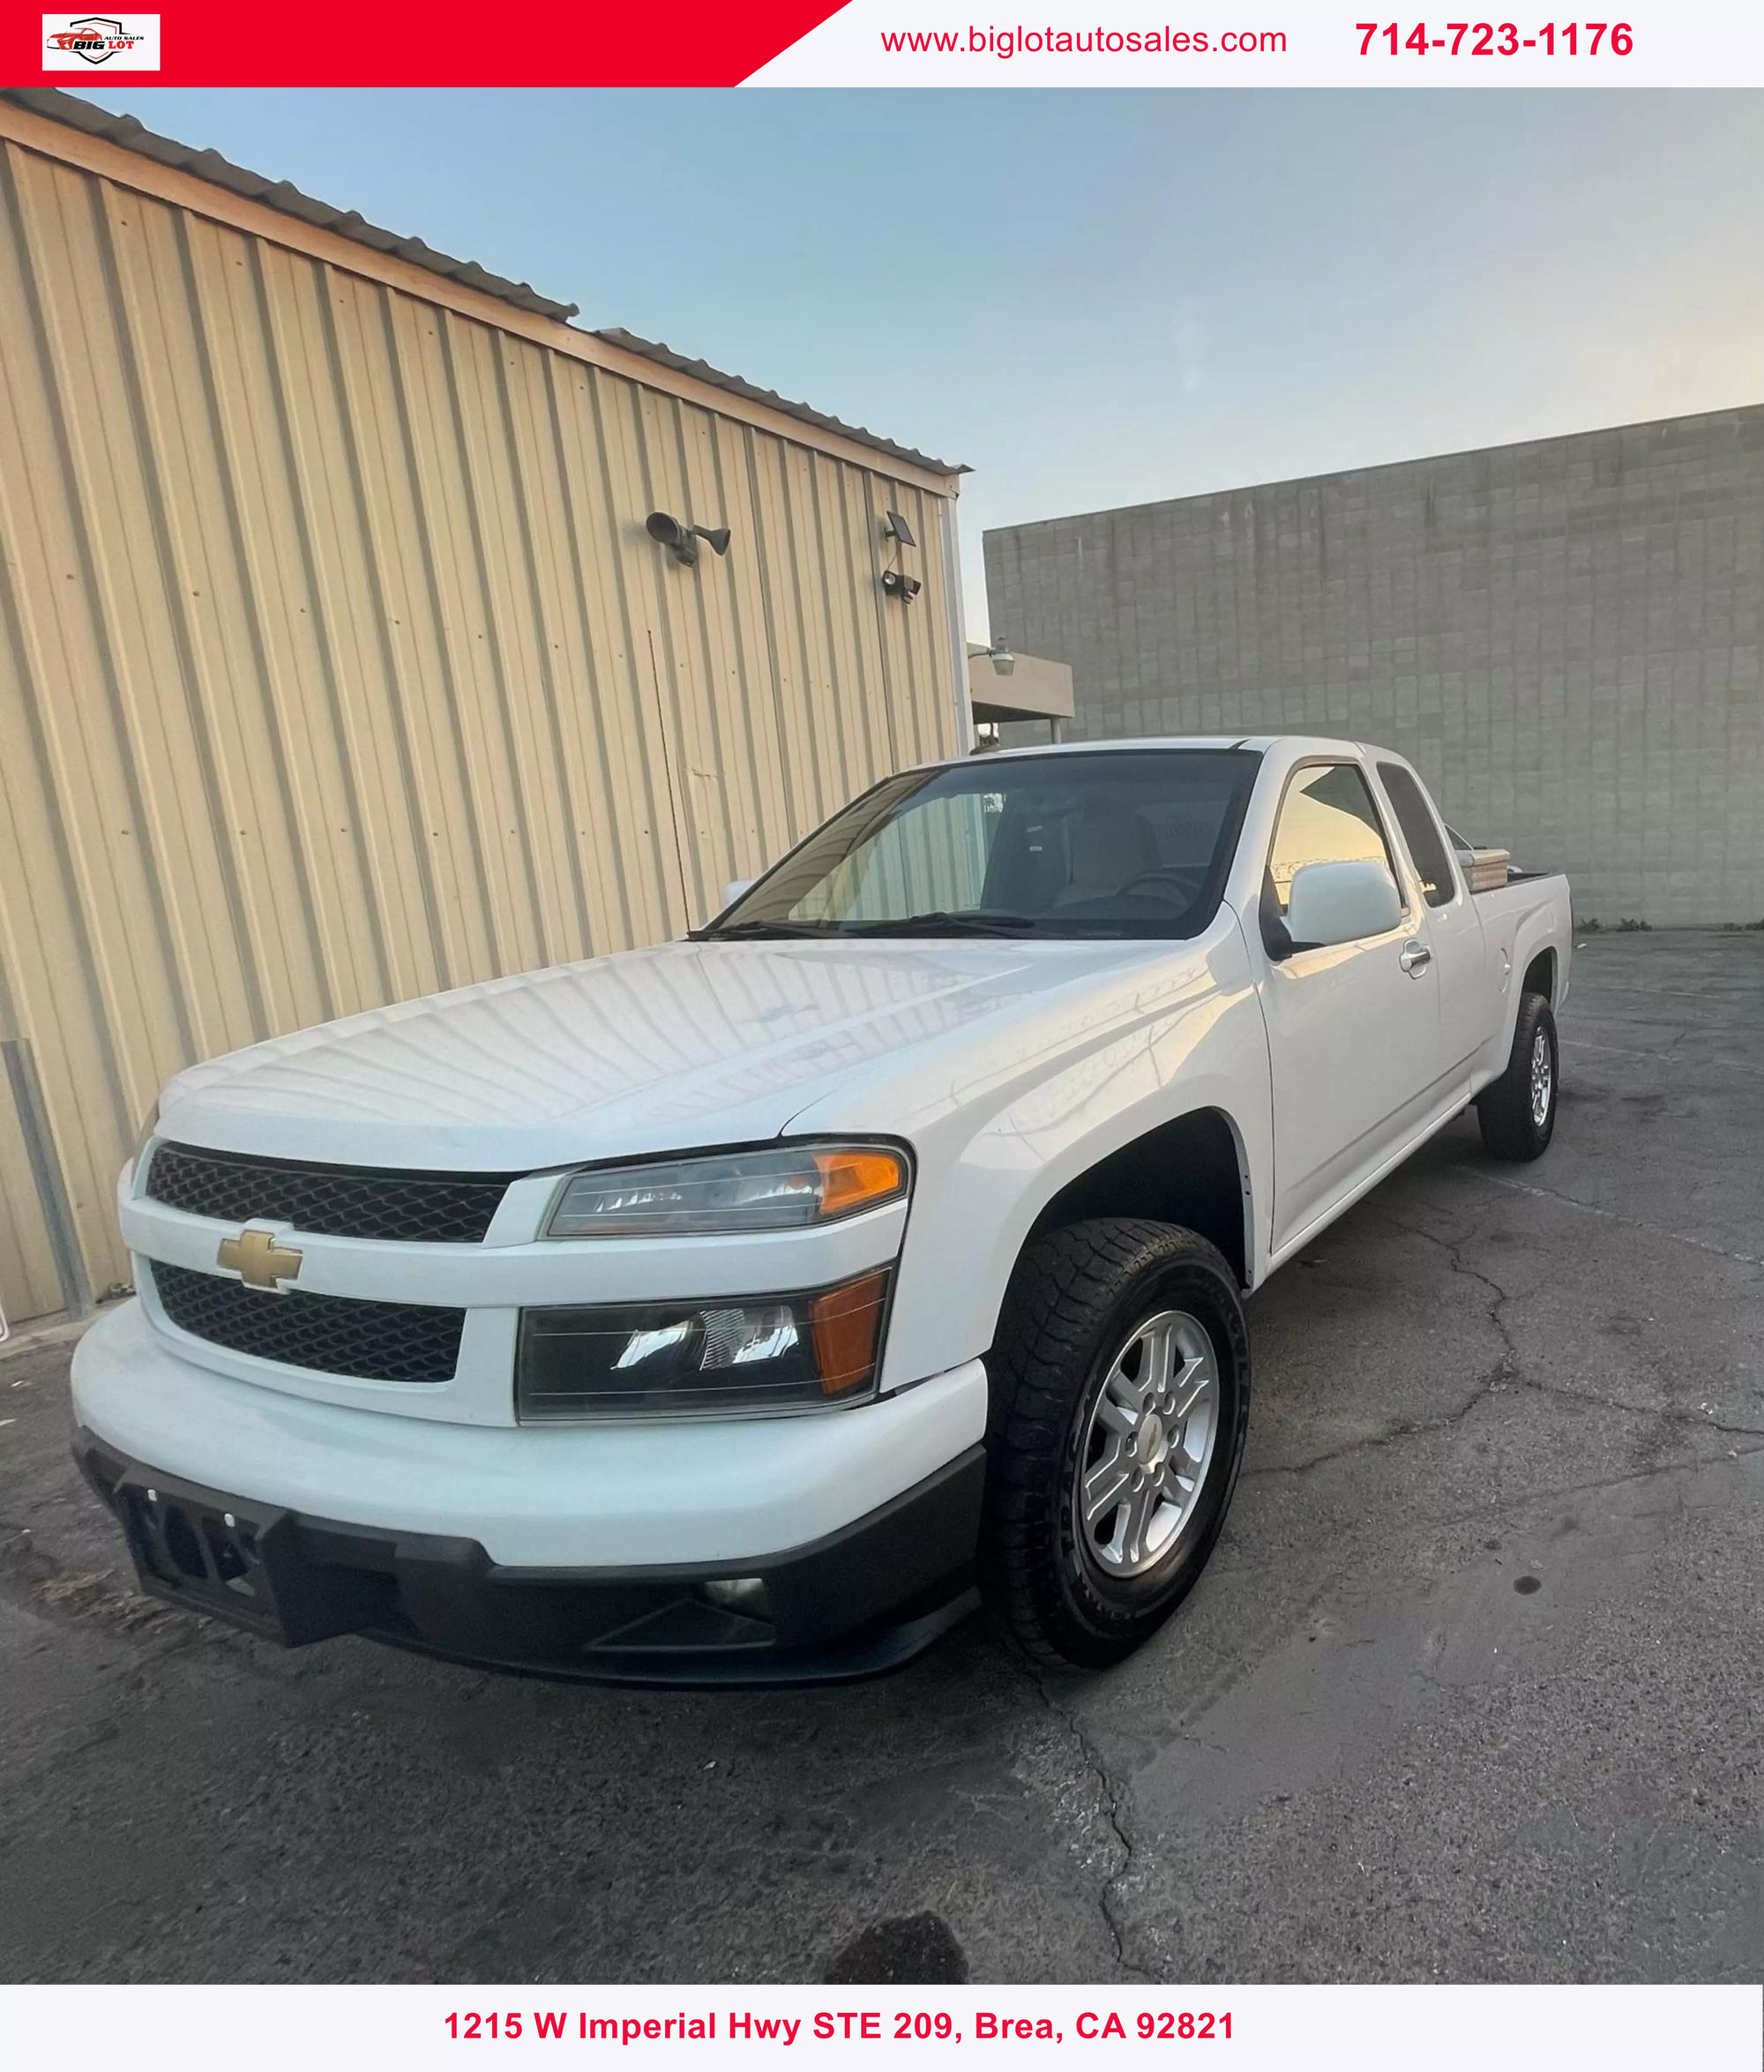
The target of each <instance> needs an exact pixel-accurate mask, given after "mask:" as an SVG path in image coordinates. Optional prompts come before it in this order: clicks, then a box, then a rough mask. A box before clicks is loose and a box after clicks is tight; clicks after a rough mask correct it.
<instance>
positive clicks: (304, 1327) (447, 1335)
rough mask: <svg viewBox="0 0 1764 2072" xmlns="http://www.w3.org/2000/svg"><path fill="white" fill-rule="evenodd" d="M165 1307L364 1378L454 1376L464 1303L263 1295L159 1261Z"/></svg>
mask: <svg viewBox="0 0 1764 2072" xmlns="http://www.w3.org/2000/svg"><path fill="white" fill-rule="evenodd" d="M153 1286H154V1288H155V1290H157V1292H158V1294H159V1298H160V1306H161V1309H163V1310H164V1311H165V1313H166V1315H167V1316H168V1317H169V1318H170V1320H171V1321H172V1322H173V1323H174V1324H176V1326H177V1328H178V1329H179V1330H181V1331H188V1332H189V1333H190V1335H191V1337H193V1338H206V1339H207V1340H208V1342H209V1343H210V1344H212V1345H224V1346H226V1347H228V1350H231V1351H233V1352H248V1353H250V1354H251V1355H252V1356H253V1357H254V1358H258V1359H261V1360H278V1361H280V1363H281V1364H282V1365H284V1366H289V1367H308V1368H310V1369H311V1370H312V1371H313V1372H314V1373H319V1374H346V1375H348V1377H349V1378H350V1379H351V1380H357V1381H451V1380H452V1378H453V1370H454V1368H455V1367H457V1366H458V1365H459V1364H460V1332H461V1331H462V1330H463V1329H464V1328H465V1323H466V1313H465V1311H464V1310H462V1309H435V1308H431V1307H430V1305H428V1304H426V1303H415V1302H363V1301H361V1300H358V1299H357V1298H355V1297H354V1296H349V1295H305V1294H303V1293H302V1292H301V1291H300V1290H299V1289H297V1288H296V1289H293V1290H290V1291H289V1292H288V1294H286V1295H270V1294H260V1293H259V1292H258V1290H256V1289H254V1288H247V1287H246V1286H245V1285H244V1283H243V1282H242V1281H228V1280H223V1279H222V1278H221V1275H218V1274H198V1273H192V1272H191V1270H190V1268H188V1267H177V1266H167V1265H165V1264H164V1263H163V1262H160V1261H156V1262H155V1263H154V1265H153Z"/></svg>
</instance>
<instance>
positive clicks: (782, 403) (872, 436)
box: [0, 86, 970, 475]
mask: <svg viewBox="0 0 1764 2072" xmlns="http://www.w3.org/2000/svg"><path fill="white" fill-rule="evenodd" d="M0 100H6V101H15V102H16V103H17V104H18V105H19V107H20V108H28V109H29V110H30V111H31V113H32V114H33V115H39V116H47V117H49V120H50V121H52V122H57V123H66V124H67V125H68V127H69V128H70V129H74V130H78V131H82V132H84V134H86V136H88V137H98V138H102V139H103V140H104V141H105V142H106V143H107V144H116V145H119V146H122V147H123V149H124V150H125V151H132V152H135V153H138V154H139V155H140V156H141V157H142V158H146V159H151V160H153V161H154V162H155V163H156V164H159V165H162V166H169V167H171V168H173V169H174V170H175V171H177V172H181V173H190V174H192V175H194V176H195V177H197V178H198V179H201V180H206V181H208V182H210V183H212V184H213V185H214V186H216V187H221V188H224V189H226V190H227V191H228V192H229V193H232V194H237V195H242V196H243V197H244V198H245V199H246V200H247V201H255V202H258V203H259V204H261V205H262V206H264V207H265V208H272V209H276V210H279V211H280V213H282V214H283V215H288V216H294V217H296V218H298V220H299V221H301V222H303V223H310V224H311V225H312V226H313V227H314V228H318V229H321V230H330V231H333V232H335V233H336V235H337V236H341V237H348V238H349V239H351V240H353V241H354V243H356V244H363V245H366V246H367V247H368V249H369V250H370V251H377V252H384V253H390V254H392V256H393V257H395V258H401V259H407V260H408V261H409V262H410V263H411V264H412V265H413V266H422V267H423V268H425V269H426V270H427V271H428V272H429V273H437V274H439V275H440V276H441V277H442V278H443V279H444V280H447V281H458V282H460V285H461V286H462V287H465V288H476V289H477V290H479V292H480V293H482V294H484V295H493V296H495V297H496V299H497V301H499V302H505V303H510V304H511V305H512V307H513V308H515V309H517V310H527V311H529V312H530V313H531V314H533V315H534V316H540V317H550V318H555V319H556V320H557V322H558V323H560V324H568V323H569V320H570V318H572V317H573V316H575V315H577V313H578V311H579V307H580V305H579V303H559V302H553V301H552V300H551V299H550V297H549V295H541V294H540V293H539V291H538V289H537V288H533V287H531V286H529V284H528V283H527V281H510V280H508V279H507V278H505V276H504V275H503V274H500V273H490V271H489V270H488V268H486V267H483V266H479V265H478V264H477V262H476V261H475V259H456V258H452V257H451V256H450V255H449V254H448V253H446V252H444V251H436V250H435V249H434V247H433V246H432V245H428V244H425V243H423V242H422V239H421V238H420V237H401V236H399V235H398V233H397V232H396V231H393V230H387V229H384V228H381V226H380V225H378V224H377V223H370V222H369V221H368V220H367V219H366V217H364V216H363V215H362V214H360V213H359V212H358V211H356V210H355V209H340V208H335V207H333V206H332V205H331V204H330V203H329V202H325V201H318V200H317V199H315V198H314V197H313V196H311V195H310V194H306V193H303V191H301V190H300V189H299V188H298V187H296V186H295V185H294V183H292V182H291V181H288V180H270V179H266V178H265V176H264V175H263V174H261V173H253V172H251V171H250V170H249V169H248V168H245V167H243V166H235V164H234V163H233V162H232V161H231V160H230V159H227V158H223V157H222V156H221V153H219V152H218V151H208V150H198V148H197V147H196V146H194V145H190V144H180V143H178V142H177V141H176V138H171V137H161V136H160V135H158V134H157V133H156V132H155V131H152V130H149V129H148V128H147V127H146V124H145V123H140V122H138V121H137V120H136V118H135V117H134V116H127V115H122V116H119V115H111V114H110V113H109V112H108V110H107V109H105V108H99V107H98V106H96V105H95V104H94V103H93V102H92V101H82V100H80V99H79V97H78V95H77V94H64V93H61V92H60V91H58V90H57V89H56V88H55V87H51V86H4V87H0ZM574 328H575V326H573V325H572V329H574ZM590 335H591V336H593V337H594V338H598V339H600V340H602V341H603V342H604V343H605V344H608V345H611V346H617V347H620V348H623V349H624V351H626V352H629V353H635V354H637V355H639V357H641V358H643V359H646V360H653V361H654V362H655V363H657V364H658V365H659V366H663V367H669V368H671V369H673V370H674V371H675V372H676V373H680V374H689V375H691V376H692V377H693V378H695V379H697V380H699V381H703V382H706V383H707V384H708V385H710V386H712V387H714V388H720V389H722V390H723V391H724V392H725V393H728V394H729V395H736V396H743V397H744V398H746V400H748V401H750V402H755V403H766V404H768V405H770V407H771V408H773V409H774V410H781V411H782V412H783V413H784V414H785V415H787V416H789V417H794V418H796V419H797V421H798V422H799V423H804V424H812V425H814V426H817V427H818V429H819V430H822V431H829V432H836V433H838V434H840V435H841V437H842V438H848V439H852V440H855V441H856V443H857V444H859V445H865V446H869V447H871V448H872V449H873V450H874V451H875V452H877V453H886V454H887V455H888V456H889V457H890V458H891V459H893V460H902V461H907V462H909V463H911V464H912V465H914V466H915V467H918V468H925V469H927V470H929V471H930V472H931V474H933V475H967V474H968V473H969V472H970V471H969V470H968V468H965V467H963V466H962V465H960V463H959V462H953V461H948V460H933V459H932V458H931V456H930V455H929V454H927V453H919V452H918V451H916V449H915V448H914V447H911V446H902V445H897V444H896V443H895V442H894V441H893V439H888V438H883V437H882V436H881V435H880V434H879V433H878V432H873V431H869V430H865V429H864V427H863V426H862V425H855V424H847V423H845V422H844V421H843V420H842V419H841V418H838V417H830V416H828V415H826V412H825V411H821V410H816V409H811V408H810V406H809V405H808V404H807V403H794V402H792V401H790V400H789V398H788V397H785V396H781V395H780V394H779V393H777V391H776V390H775V389H769V388H760V387H759V386H758V385H757V384H755V383H753V382H751V381H745V380H744V379H743V378H742V377H741V376H740V375H738V374H725V373H723V372H721V370H719V369H717V368H715V367H713V366H712V365H711V364H710V363H708V362H707V361H705V360H694V359H689V358H688V357H687V356H686V355H684V353H676V352H675V351H674V350H673V348H671V347H669V346H665V345H659V344H655V343H653V342H652V341H651V340H648V339H644V338H639V337H637V336H636V335H635V333H632V332H629V331H621V330H618V329H616V328H614V329H608V330H598V331H594V332H592V333H590Z"/></svg>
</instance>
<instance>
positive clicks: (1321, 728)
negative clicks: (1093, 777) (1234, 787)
mask: <svg viewBox="0 0 1764 2072" xmlns="http://www.w3.org/2000/svg"><path fill="white" fill-rule="evenodd" d="M985 555H986V587H987V596H988V602H989V605H990V615H991V628H992V633H993V637H994V638H995V639H997V640H1005V641H1006V642H1008V643H1009V644H1010V645H1011V646H1012V647H1018V648H1020V649H1022V650H1024V651H1026V652H1028V653H1032V654H1036V655H1050V656H1053V657H1054V658H1056V659H1058V660H1059V661H1063V662H1070V663H1071V665H1072V668H1073V678H1074V688H1075V694H1076V712H1075V715H1074V718H1073V722H1072V723H1071V725H1070V728H1069V729H1068V732H1069V737H1070V738H1072V739H1073V740H1083V739H1100V738H1107V737H1124V736H1125V737H1131V736H1136V735H1141V734H1177V733H1195V732H1201V733H1217V732H1222V731H1224V732H1232V731H1242V732H1251V731H1257V730H1260V731H1289V732H1315V733H1333V734H1342V735H1347V736H1349V737H1355V738H1360V739H1370V740H1373V741H1378V742H1380V743H1387V744H1389V745H1391V746H1393V747H1395V748H1397V749H1400V750H1401V752H1403V753H1404V754H1406V755H1408V756H1409V758H1410V759H1412V760H1413V761H1414V763H1415V764H1416V767H1417V768H1419V769H1420V770H1421V771H1422V772H1423V773H1424V775H1425V776H1426V778H1427V780H1428V782H1430V783H1431V785H1432V786H1433V788H1434V789H1435V793H1436V796H1437V797H1439V802H1440V804H1441V805H1442V807H1443V808H1444V810H1445V812H1446V817H1447V819H1450V820H1452V821H1453V823H1454V825H1455V826H1457V827H1459V828H1460V829H1461V831H1462V832H1463V833H1465V834H1468V835H1469V836H1470V837H1471V838H1472V839H1474V840H1477V841H1482V842H1497V843H1500V844H1502V845H1504V846H1506V847H1508V848H1511V849H1513V851H1514V855H1515V856H1517V857H1519V858H1520V859H1521V860H1523V861H1524V862H1525V863H1527V864H1533V865H1538V866H1551V867H1557V866H1559V867H1560V868H1562V869H1565V870H1566V871H1568V872H1569V873H1570V874H1571V876H1572V877H1573V880H1574V888H1575V898H1574V908H1575V913H1576V915H1577V916H1581V917H1590V918H1593V919H1596V920H1598V921H1601V922H1603V923H1604V924H1606V925H1611V924H1614V923H1615V922H1617V921H1619V920H1622V919H1636V920H1642V921H1647V922H1648V923H1650V924H1652V925H1654V926H1656V927H1663V926H1673V925H1702V924H1715V923H1724V922H1738V923H1749V922H1755V921H1758V920H1760V918H1764V674H1761V673H1760V653H1764V624H1760V617H1764V405H1758V406H1752V407H1747V408H1743V409H1733V410H1717V411H1711V412H1708V413H1706V414H1704V415H1699V416H1694V417H1682V418H1671V419H1665V420H1663V421H1661V422H1659V423H1652V424H1634V425H1625V426H1621V427H1619V428H1618V429H1615V430H1608V431H1595V432H1586V433H1581V434H1577V435H1575V436H1573V437H1569V438H1556V439H1539V440H1531V441H1528V442H1526V443H1524V444H1522V445H1511V446H1497V447H1491V448H1489V449H1486V450H1484V451H1483V452H1479V453H1452V454H1446V455H1443V456H1440V457H1439V458H1437V459H1432V460H1411V461H1405V462H1401V463H1399V464H1397V465H1394V466H1391V467H1384V468H1358V469H1355V470H1354V471H1352V472H1351V473H1348V474H1343V475H1319V476H1316V477H1313V478H1312V479H1310V480H1307V481H1302V482H1273V483H1268V484H1265V485H1263V486H1261V487H1259V488H1254V489H1245V490H1224V491H1222V492H1219V493H1217V494H1215V495H1212V496H1205V497H1181V498H1178V499H1177V500H1176V501H1174V502H1171V503H1167V504H1145V505H1135V506H1133V507H1132V508H1130V509H1126V510H1120V511H1105V512H1092V513H1089V514H1088V515H1086V516H1083V517H1077V518H1059V519H1050V520H1043V521H1042V522H1040V523H1036V524H1032V525H1019V526H1011V527H1005V528H1003V529H1001V530H998V531H996V532H990V533H988V534H987V535H986V539H985Z"/></svg>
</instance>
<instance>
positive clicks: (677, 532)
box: [643, 511, 729, 568]
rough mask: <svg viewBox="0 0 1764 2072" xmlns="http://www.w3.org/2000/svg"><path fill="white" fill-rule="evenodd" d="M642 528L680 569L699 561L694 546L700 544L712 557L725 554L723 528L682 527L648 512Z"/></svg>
mask: <svg viewBox="0 0 1764 2072" xmlns="http://www.w3.org/2000/svg"><path fill="white" fill-rule="evenodd" d="M643 528H644V530H645V531H646V532H647V534H648V535H649V536H650V538H651V539H652V540H654V541H655V542H656V543H657V544H658V545H660V546H663V547H665V548H666V549H667V550H668V551H669V553H670V554H671V555H672V556H673V557H674V558H675V560H676V561H677V562H679V563H680V564H681V565H682V566H683V567H685V568H690V567H691V565H692V564H693V563H694V562H695V561H696V560H697V559H698V557H699V548H698V542H699V541H700V540H702V541H703V542H705V544H706V546H707V547H708V548H709V549H710V550H711V551H712V553H714V554H727V553H728V552H729V527H727V526H726V525H721V526H717V527H714V528H713V527H710V526H707V525H682V524H681V522H680V520H678V519H677V518H674V517H672V516H670V515H669V512H665V511H652V512H650V513H649V515H648V517H647V519H645V520H644V521H643Z"/></svg>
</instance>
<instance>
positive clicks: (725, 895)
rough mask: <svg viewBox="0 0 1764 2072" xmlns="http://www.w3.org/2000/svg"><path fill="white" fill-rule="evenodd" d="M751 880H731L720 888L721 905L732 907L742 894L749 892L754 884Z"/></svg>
mask: <svg viewBox="0 0 1764 2072" xmlns="http://www.w3.org/2000/svg"><path fill="white" fill-rule="evenodd" d="M755 882H756V881H755V880H754V879H751V878H731V879H729V883H728V884H727V885H725V886H723V888H722V903H723V905H724V906H725V907H732V906H733V905H734V904H735V902H736V900H738V899H739V898H740V897H741V895H742V894H743V893H744V892H751V891H752V890H753V886H754V884H755Z"/></svg>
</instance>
